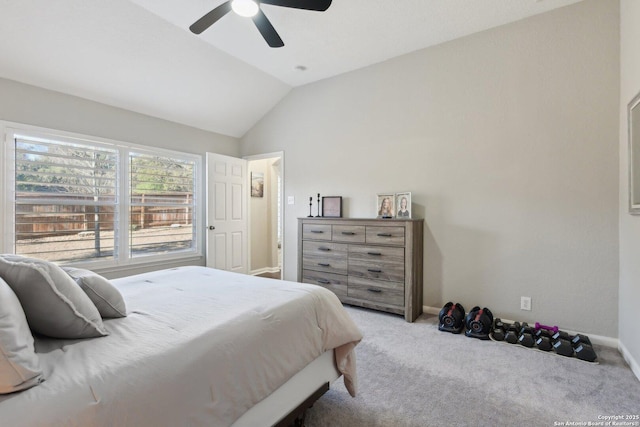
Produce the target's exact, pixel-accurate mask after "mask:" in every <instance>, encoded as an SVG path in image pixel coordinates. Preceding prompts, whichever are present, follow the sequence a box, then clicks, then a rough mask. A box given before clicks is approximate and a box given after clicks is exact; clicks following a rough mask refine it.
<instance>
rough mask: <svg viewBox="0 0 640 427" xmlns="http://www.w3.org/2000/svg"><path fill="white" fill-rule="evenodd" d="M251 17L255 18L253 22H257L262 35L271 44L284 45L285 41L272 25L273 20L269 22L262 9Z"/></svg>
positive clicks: (272, 45) (274, 45)
mask: <svg viewBox="0 0 640 427" xmlns="http://www.w3.org/2000/svg"><path fill="white" fill-rule="evenodd" d="M251 19H253V23H254V24H256V27H258V31H260V34H262V37H264V40H265V41H266V42H267V44H268V45H269V46H271V47H282V46H284V42H283V41H282V39H281V38H280V36H279V35H278V33H277V32H276V29H275V28H273V25H271V22H269V19H268V18H267V16H266V15H265V14H264V13H263V12H262V10H258V13H257V14H256V16H253V17H252V18H251Z"/></svg>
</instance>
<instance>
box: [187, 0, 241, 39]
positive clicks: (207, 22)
mask: <svg viewBox="0 0 640 427" xmlns="http://www.w3.org/2000/svg"><path fill="white" fill-rule="evenodd" d="M229 11H231V0H229V1H226V2H224V3H222V4H221V5H220V6H218V7H216V8H215V9H213V10H212V11H211V12H209V13H207V14H206V15H204V16H203V17H202V18H200V19H198V20H197V21H196V22H194V23H193V24H191V26H190V27H189V29H190V30H191V32H192V33H194V34H200V33H201V32H203V31H204V30H206V29H207V28H209V27H210V26H212V25H213V24H215V23H216V21H217V20H218V19H220V18H222V17H223V16H224V15H226V14H227V13H229Z"/></svg>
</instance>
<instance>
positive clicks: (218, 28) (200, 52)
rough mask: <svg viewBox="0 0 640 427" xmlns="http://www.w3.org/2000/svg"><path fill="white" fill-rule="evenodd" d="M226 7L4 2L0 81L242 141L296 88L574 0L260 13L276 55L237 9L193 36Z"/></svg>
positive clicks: (410, 1)
mask: <svg viewBox="0 0 640 427" xmlns="http://www.w3.org/2000/svg"><path fill="white" fill-rule="evenodd" d="M224 1H225V0H109V1H104V0H55V1H51V0H0V16H1V17H2V19H1V20H0V77H3V78H7V79H10V80H16V81H19V82H23V83H27V84H32V85H35V86H40V87H43V88H46V89H51V90H55V91H59V92H64V93H68V94H71V95H75V96H79V97H82V98H86V99H90V100H93V101H97V102H101V103H104V104H108V105H112V106H115V107H120V108H124V109H127V110H131V111H135V112H139V113H143V114H147V115H150V116H154V117H159V118H162V119H166V120H170V121H174V122H178V123H182V124H185V125H189V126H194V127H197V128H200V129H205V130H209V131H213V132H217V133H221V134H225V135H230V136H235V137H241V136H242V135H244V133H245V132H246V131H248V130H249V129H250V128H251V127H252V126H253V125H254V124H255V123H256V122H257V121H258V120H260V118H262V117H263V116H264V115H265V114H266V113H267V112H268V111H269V110H270V109H271V108H273V107H274V106H275V105H276V104H277V103H278V102H279V101H280V100H281V99H282V98H283V97H285V96H286V95H287V93H288V92H289V91H290V90H291V89H292V88H294V87H296V86H299V85H304V84H308V83H311V82H314V81H317V80H321V79H326V78H329V77H332V76H335V75H338V74H341V73H345V72H349V71H352V70H356V69H358V68H362V67H366V66H368V65H371V64H375V63H378V62H382V61H385V60H387V59H390V58H393V57H396V56H399V55H402V54H405V53H409V52H412V51H415V50H418V49H423V48H426V47H429V46H433V45H436V44H439V43H443V42H446V41H449V40H453V39H455V38H459V37H463V36H465V35H469V34H472V33H475V32H478V31H483V30H486V29H488V28H492V27H495V26H499V25H503V24H506V23H509V22H513V21H517V20H520V19H524V18H526V17H529V16H533V15H536V14H538V13H543V12H546V11H549V10H551V9H554V8H558V7H562V6H566V5H569V4H571V3H576V2H577V1H580V0H398V1H389V0H334V1H333V3H332V5H331V6H330V7H329V9H328V10H327V11H325V12H313V11H307V10H299V9H290V8H283V7H278V6H272V5H267V4H265V5H261V8H262V10H263V11H264V13H265V15H267V16H268V18H269V20H270V21H271V23H272V24H273V26H274V27H275V29H276V30H277V31H278V33H279V35H280V37H281V38H282V39H283V41H284V43H285V46H284V47H281V48H277V49H273V48H270V47H269V46H267V44H266V43H265V41H264V39H263V38H262V37H261V36H260V33H259V32H258V31H257V29H256V27H255V26H254V24H253V22H252V21H251V19H249V18H242V17H240V16H238V15H236V14H235V13H233V12H230V13H228V14H227V15H225V16H224V17H223V18H222V19H220V20H219V21H218V22H217V23H215V24H214V25H213V26H212V27H211V28H209V29H208V30H206V31H205V32H203V33H202V34H201V35H195V34H193V33H191V32H190V31H189V26H190V25H191V24H192V23H194V22H195V21H196V20H197V19H199V18H200V17H201V16H202V15H204V14H205V13H207V12H208V11H210V10H212V9H213V8H215V7H216V6H218V5H220V4H221V3H223V2H224ZM0 96H1V94H0Z"/></svg>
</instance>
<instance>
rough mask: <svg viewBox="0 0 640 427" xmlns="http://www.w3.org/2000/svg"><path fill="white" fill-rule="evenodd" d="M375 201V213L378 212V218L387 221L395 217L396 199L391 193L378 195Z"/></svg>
mask: <svg viewBox="0 0 640 427" xmlns="http://www.w3.org/2000/svg"><path fill="white" fill-rule="evenodd" d="M376 200H377V203H376V211H377V212H378V214H377V217H378V218H383V219H389V218H393V217H394V216H395V200H396V198H395V195H394V194H393V193H389V194H378V196H377V199H376Z"/></svg>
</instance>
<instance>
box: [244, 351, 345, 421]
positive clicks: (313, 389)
mask: <svg viewBox="0 0 640 427" xmlns="http://www.w3.org/2000/svg"><path fill="white" fill-rule="evenodd" d="M339 377H340V373H339V372H338V370H337V369H336V365H335V358H334V355H333V350H329V351H325V352H324V353H323V354H321V355H320V356H319V357H318V358H317V359H316V360H314V361H313V362H311V363H310V364H308V365H307V367H306V368H304V369H303V370H301V371H299V372H298V373H297V374H295V375H294V376H293V377H291V378H290V379H289V381H287V382H286V383H284V384H283V385H282V386H281V387H280V388H278V389H277V390H276V391H274V392H273V393H271V395H269V397H267V398H266V399H264V400H262V401H261V402H259V403H258V404H256V405H255V406H253V407H252V408H251V409H249V410H248V411H247V412H245V413H244V414H243V415H242V416H241V417H240V418H238V420H236V422H235V423H233V427H255V426H257V425H272V426H277V427H289V426H291V425H294V423H295V421H296V419H300V417H303V419H304V411H306V410H307V409H308V408H310V407H311V406H312V405H313V403H314V402H315V401H316V400H318V399H319V398H320V397H321V396H322V395H323V394H324V393H325V392H326V391H327V390H329V384H331V383H332V382H333V381H335V380H336V379H338V378H339Z"/></svg>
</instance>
